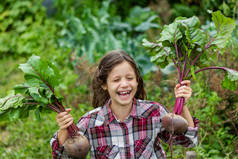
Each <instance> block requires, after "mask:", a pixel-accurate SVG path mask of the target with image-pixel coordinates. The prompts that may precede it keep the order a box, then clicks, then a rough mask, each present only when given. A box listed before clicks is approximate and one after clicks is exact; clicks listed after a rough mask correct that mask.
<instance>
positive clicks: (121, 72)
mask: <svg viewBox="0 0 238 159" xmlns="http://www.w3.org/2000/svg"><path fill="white" fill-rule="evenodd" d="M137 86H138V82H137V80H136V74H135V71H134V69H133V67H132V66H131V65H130V64H129V63H128V62H126V61H124V62H122V63H120V64H118V65H116V66H115V67H114V68H113V69H112V71H111V72H110V73H109V74H108V77H107V83H106V85H103V86H102V87H103V89H105V90H107V91H108V93H109V95H110V97H111V102H112V105H113V106H132V101H133V98H134V96H135V94H136V91H137Z"/></svg>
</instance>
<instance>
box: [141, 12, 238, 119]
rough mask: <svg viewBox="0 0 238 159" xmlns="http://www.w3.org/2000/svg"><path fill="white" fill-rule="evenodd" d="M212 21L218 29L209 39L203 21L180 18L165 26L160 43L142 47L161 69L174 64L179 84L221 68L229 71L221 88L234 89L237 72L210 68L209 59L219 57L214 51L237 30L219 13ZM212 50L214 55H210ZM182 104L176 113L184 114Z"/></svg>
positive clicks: (145, 42) (224, 43) (181, 103)
mask: <svg viewBox="0 0 238 159" xmlns="http://www.w3.org/2000/svg"><path fill="white" fill-rule="evenodd" d="M212 19H213V21H214V23H215V26H216V29H217V33H216V35H215V36H214V37H208V36H207V34H206V33H205V32H204V31H202V30H201V29H200V21H199V19H198V18H197V17H191V18H182V17H179V18H177V19H175V21H174V22H173V23H172V24H170V25H166V26H165V27H164V29H163V31H162V32H161V37H160V39H159V40H158V41H157V43H151V42H148V41H147V40H144V41H143V42H144V43H143V45H144V46H145V47H147V48H149V49H150V51H151V52H150V53H151V54H152V61H154V62H155V63H157V64H158V65H159V66H161V67H165V66H167V65H168V63H169V62H168V60H171V61H172V62H173V63H174V65H175V67H176V68H177V71H178V80H179V83H181V81H183V80H185V79H190V78H191V77H194V78H196V77H195V74H196V73H199V72H201V71H204V70H209V69H222V70H224V71H227V75H226V76H225V78H224V80H223V83H222V85H223V86H224V87H226V88H229V89H233V90H234V89H235V88H236V84H235V80H238V72H237V71H235V70H232V69H229V68H226V67H217V66H210V67H208V61H210V60H212V59H211V58H210V56H212V57H214V56H215V55H216V54H214V50H215V49H223V48H225V46H226V44H227V41H228V40H229V38H230V37H231V33H232V31H233V29H234V28H235V22H234V20H232V19H230V18H226V17H225V16H223V15H222V14H221V12H219V11H218V12H214V13H212ZM209 49H210V50H212V51H213V52H209ZM209 53H210V54H209ZM214 58H215V57H214ZM198 69H199V70H198ZM183 103H184V98H177V99H176V102H175V106H174V110H173V112H174V113H176V114H181V112H182V108H183Z"/></svg>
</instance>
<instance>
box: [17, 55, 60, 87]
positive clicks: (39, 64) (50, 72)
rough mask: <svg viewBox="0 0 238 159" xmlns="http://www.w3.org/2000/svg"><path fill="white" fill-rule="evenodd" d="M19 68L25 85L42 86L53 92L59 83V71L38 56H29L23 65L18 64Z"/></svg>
mask: <svg viewBox="0 0 238 159" xmlns="http://www.w3.org/2000/svg"><path fill="white" fill-rule="evenodd" d="M19 68H20V69H21V70H22V71H23V72H24V73H25V76H24V77H25V80H26V84H28V85H29V86H33V87H38V86H39V85H41V84H43V85H45V86H46V87H48V88H49V89H51V90H53V89H54V87H55V86H58V85H59V83H60V75H59V70H58V69H57V68H56V67H55V66H54V65H53V64H52V63H48V62H47V61H44V60H42V59H41V58H40V57H39V56H35V55H33V56H31V57H30V59H29V60H28V61H27V63H25V64H20V66H19Z"/></svg>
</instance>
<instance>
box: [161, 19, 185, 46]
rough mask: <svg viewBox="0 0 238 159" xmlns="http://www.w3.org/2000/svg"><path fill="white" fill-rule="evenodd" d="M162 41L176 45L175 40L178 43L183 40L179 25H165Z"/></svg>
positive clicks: (174, 23)
mask: <svg viewBox="0 0 238 159" xmlns="http://www.w3.org/2000/svg"><path fill="white" fill-rule="evenodd" d="M160 36H161V37H160V39H159V41H161V42H162V41H169V42H170V43H172V44H174V42H175V39H176V41H178V40H179V39H181V38H182V37H183V36H182V33H181V31H180V30H179V24H178V23H176V21H175V22H173V23H171V24H169V25H165V26H164V29H163V31H162V32H161V34H160Z"/></svg>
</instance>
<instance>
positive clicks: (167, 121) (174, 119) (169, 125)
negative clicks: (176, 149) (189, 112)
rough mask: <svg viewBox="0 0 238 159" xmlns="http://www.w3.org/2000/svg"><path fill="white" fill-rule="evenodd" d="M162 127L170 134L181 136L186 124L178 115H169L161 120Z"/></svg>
mask: <svg viewBox="0 0 238 159" xmlns="http://www.w3.org/2000/svg"><path fill="white" fill-rule="evenodd" d="M162 127H164V128H165V130H167V131H168V132H170V133H174V134H183V133H185V132H186V131H187V129H188V122H187V120H185V119H184V118H183V117H181V116H180V115H176V114H173V113H169V114H167V115H165V116H164V117H163V118H162Z"/></svg>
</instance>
